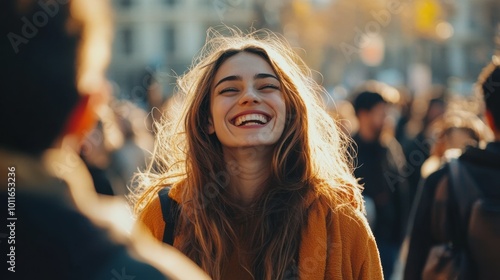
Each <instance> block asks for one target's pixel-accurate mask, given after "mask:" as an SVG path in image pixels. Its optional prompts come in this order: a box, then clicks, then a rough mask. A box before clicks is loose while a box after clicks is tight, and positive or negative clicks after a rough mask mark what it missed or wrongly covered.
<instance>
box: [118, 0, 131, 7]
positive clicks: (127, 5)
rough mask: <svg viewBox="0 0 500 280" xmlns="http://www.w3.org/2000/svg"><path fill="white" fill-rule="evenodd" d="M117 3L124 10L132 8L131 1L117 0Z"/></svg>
mask: <svg viewBox="0 0 500 280" xmlns="http://www.w3.org/2000/svg"><path fill="white" fill-rule="evenodd" d="M118 1H119V3H120V6H121V7H124V8H128V7H130V6H132V4H133V3H132V2H133V0H118Z"/></svg>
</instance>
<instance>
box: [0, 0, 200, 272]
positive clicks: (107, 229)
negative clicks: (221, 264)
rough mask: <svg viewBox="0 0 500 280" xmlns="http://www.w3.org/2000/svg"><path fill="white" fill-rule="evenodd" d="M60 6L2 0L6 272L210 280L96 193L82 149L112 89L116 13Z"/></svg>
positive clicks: (103, 7)
mask: <svg viewBox="0 0 500 280" xmlns="http://www.w3.org/2000/svg"><path fill="white" fill-rule="evenodd" d="M60 2H61V1H14V0H5V1H2V2H1V4H0V31H1V32H0V34H1V35H2V36H3V37H2V42H1V44H0V59H1V61H0V79H1V81H2V83H1V84H2V94H1V95H0V98H1V99H0V119H1V120H2V121H1V127H0V131H1V132H2V133H0V170H1V173H0V180H1V182H2V184H1V192H0V196H1V201H2V204H1V205H2V207H5V208H3V209H2V211H1V212H2V213H4V214H7V213H8V214H9V216H8V217H9V218H10V219H11V220H7V218H6V217H5V216H3V215H2V217H3V219H2V221H7V223H8V225H9V227H8V228H7V229H6V228H5V227H3V229H2V230H1V233H2V240H1V243H0V246H1V247H0V248H1V250H0V251H1V255H2V261H1V263H2V265H1V266H2V267H1V274H2V276H1V277H0V278H1V279H85V280H87V279H107V280H109V279H134V278H137V279H171V278H183V277H184V278H186V279H206V278H207V277H206V275H205V274H204V273H203V272H202V271H201V270H200V269H199V268H198V267H196V266H195V265H194V264H193V263H192V262H191V261H189V259H187V258H186V257H185V256H183V255H182V254H180V253H179V252H178V251H176V250H175V249H173V248H171V247H166V246H160V243H157V242H156V241H154V239H152V238H151V237H150V236H148V235H147V234H146V231H142V230H141V228H140V227H137V228H136V229H135V230H134V231H133V233H132V234H131V235H128V234H126V230H127V229H128V228H127V225H126V224H122V223H121V222H124V221H125V222H126V221H127V218H128V217H130V216H129V214H128V213H127V211H125V209H126V208H125V205H124V204H122V203H120V202H119V201H116V200H113V199H109V198H108V199H106V198H103V197H100V196H98V195H97V194H96V193H95V191H94V189H93V185H92V179H91V178H90V175H89V173H88V170H87V169H86V168H85V165H84V164H83V162H82V161H81V160H80V158H79V156H78V151H79V146H80V142H81V141H82V140H83V138H84V135H85V133H86V132H88V131H89V130H90V129H91V128H92V126H93V125H94V121H95V119H96V117H95V115H96V110H98V109H99V104H100V102H101V101H102V100H103V99H104V98H103V95H104V94H105V92H106V91H107V90H108V86H107V81H106V79H105V76H104V72H105V70H106V66H107V63H108V60H109V55H110V50H109V47H110V40H111V32H112V28H111V21H110V20H111V18H110V10H109V6H108V2H107V1H103V0H95V1H93V0H80V1H78V0H74V1H64V4H60ZM7 207H9V208H7ZM128 224H129V225H131V224H132V223H130V222H129V223H128ZM5 230H8V232H7V234H6V235H7V236H8V238H5V239H4V237H5V236H6V235H5V234H4V232H5ZM5 257H6V258H7V260H5V259H4V258H5Z"/></svg>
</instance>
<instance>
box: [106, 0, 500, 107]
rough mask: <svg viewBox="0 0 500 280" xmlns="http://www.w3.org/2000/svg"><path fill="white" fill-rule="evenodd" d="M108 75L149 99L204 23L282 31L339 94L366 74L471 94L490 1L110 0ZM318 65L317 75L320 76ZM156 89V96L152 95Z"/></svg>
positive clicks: (415, 89)
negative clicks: (150, 92)
mask: <svg viewBox="0 0 500 280" xmlns="http://www.w3.org/2000/svg"><path fill="white" fill-rule="evenodd" d="M113 4H114V6H115V13H116V15H115V17H116V18H115V21H116V34H115V41H114V52H113V61H112V64H111V67H110V70H109V76H110V78H111V79H112V81H114V83H115V93H116V95H117V97H119V98H120V99H129V100H133V102H134V103H137V104H140V105H141V106H146V103H147V99H148V97H147V95H148V94H147V92H148V88H149V86H151V84H152V83H153V81H154V80H153V79H152V77H155V78H156V79H157V81H158V82H159V85H160V86H161V88H160V87H159V88H156V89H155V90H157V91H158V92H156V94H157V96H156V98H157V99H158V98H161V99H166V98H168V97H169V95H170V94H171V92H172V89H173V85H174V83H175V75H176V74H178V75H180V74H182V73H183V72H185V71H186V70H187V68H188V66H189V65H190V64H191V60H192V58H193V56H194V55H195V54H196V53H197V52H198V51H199V50H200V48H201V47H202V45H203V43H204V42H205V38H206V31H207V29H208V28H209V27H217V26H219V27H220V26H221V25H222V24H224V25H228V26H231V27H234V26H235V27H238V28H240V29H241V30H244V31H245V30H249V29H250V28H251V27H254V28H268V29H271V30H273V31H276V32H279V33H282V34H283V35H284V36H285V37H286V38H287V39H288V40H289V41H290V42H291V44H292V45H293V46H294V47H297V48H301V49H303V51H299V53H300V54H301V55H302V57H303V59H304V60H305V61H306V62H307V63H308V65H309V66H310V67H311V68H312V69H313V70H316V71H318V81H320V82H322V84H323V85H324V86H325V88H327V89H328V91H329V92H331V93H332V94H333V97H334V98H335V99H343V98H345V97H346V95H347V94H348V92H349V91H350V89H352V88H354V87H356V86H357V85H359V84H360V83H361V82H363V81H365V80H368V79H376V80H378V81H381V82H385V83H387V84H389V85H391V86H396V87H397V86H405V87H407V88H408V89H409V93H410V94H412V95H418V94H420V93H422V92H425V91H426V90H427V89H428V88H430V87H431V86H432V85H433V84H441V85H444V86H445V87H446V88H448V89H450V90H451V91H453V93H455V94H460V95H468V94H470V93H471V89H472V85H473V83H474V81H475V80H476V78H477V75H478V73H479V71H480V70H481V68H482V67H483V66H484V65H485V64H486V63H487V62H488V61H489V60H490V58H491V56H492V54H493V52H494V49H495V46H494V40H493V38H494V35H495V32H496V30H497V29H496V26H497V24H498V22H499V18H500V2H499V1H496V0H474V1H472V0H369V1H368V0H282V1H264V0H246V1H243V0H182V1H181V0H114V1H113ZM319 73H321V75H320V74H319ZM158 95H159V96H158Z"/></svg>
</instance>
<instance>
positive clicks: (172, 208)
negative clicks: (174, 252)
mask: <svg viewBox="0 0 500 280" xmlns="http://www.w3.org/2000/svg"><path fill="white" fill-rule="evenodd" d="M169 192H170V187H166V188H163V189H161V190H160V191H159V192H158V196H159V197H160V204H161V212H162V214H163V220H164V221H165V231H164V232H163V242H164V243H167V244H169V245H173V244H174V230H175V223H176V221H177V215H178V211H179V205H178V204H177V202H176V201H175V200H173V199H172V198H170V196H168V193H169Z"/></svg>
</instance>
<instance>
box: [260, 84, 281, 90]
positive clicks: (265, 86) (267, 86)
mask: <svg viewBox="0 0 500 280" xmlns="http://www.w3.org/2000/svg"><path fill="white" fill-rule="evenodd" d="M260 89H261V90H263V89H280V87H279V86H277V85H273V84H267V85H263V86H262V87H260Z"/></svg>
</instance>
